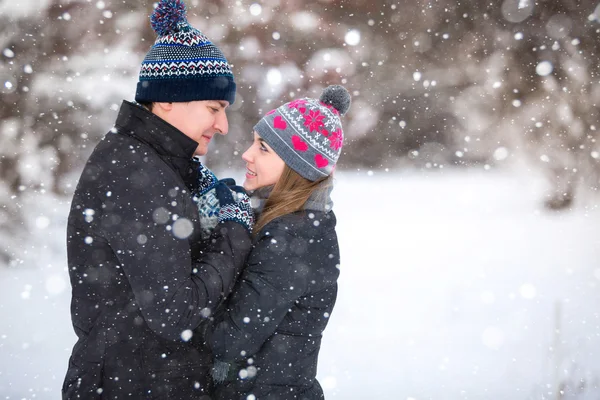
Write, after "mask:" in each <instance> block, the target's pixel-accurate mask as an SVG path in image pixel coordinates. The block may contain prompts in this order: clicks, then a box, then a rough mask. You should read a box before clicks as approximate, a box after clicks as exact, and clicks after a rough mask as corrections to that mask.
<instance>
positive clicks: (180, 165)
mask: <svg viewBox="0 0 600 400" xmlns="http://www.w3.org/2000/svg"><path fill="white" fill-rule="evenodd" d="M115 125H116V128H117V132H118V133H120V134H124V135H128V136H132V137H134V138H136V139H138V140H139V141H141V142H143V143H145V144H147V145H148V146H150V147H152V148H153V149H154V150H155V151H156V152H157V153H158V155H159V156H160V157H161V158H162V159H163V160H165V161H166V162H167V163H168V164H170V165H171V166H172V167H173V169H174V170H175V171H177V172H178V173H179V175H180V176H181V178H182V179H183V181H184V182H185V184H186V186H187V187H188V188H189V189H190V190H191V191H195V190H197V188H198V166H199V165H200V162H199V161H197V160H195V159H194V158H193V157H194V152H195V151H196V148H197V147H198V142H196V141H195V140H193V139H191V138H189V137H187V136H186V135H185V134H184V133H183V132H181V131H180V130H179V129H177V128H175V127H174V126H173V125H171V124H169V123H168V122H166V121H165V120H163V119H162V118H160V117H158V116H157V115H155V114H153V113H152V112H150V111H148V110H147V109H146V108H145V107H143V106H142V105H139V104H137V103H131V102H129V101H126V100H123V104H122V105H121V108H120V110H119V115H118V116H117V121H116V123H115Z"/></svg>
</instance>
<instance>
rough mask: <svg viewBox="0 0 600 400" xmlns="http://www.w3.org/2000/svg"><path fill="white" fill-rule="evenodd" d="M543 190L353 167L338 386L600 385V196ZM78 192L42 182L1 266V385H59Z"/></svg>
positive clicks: (472, 395) (391, 397) (509, 182)
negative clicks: (567, 200) (597, 202)
mask: <svg viewBox="0 0 600 400" xmlns="http://www.w3.org/2000/svg"><path fill="white" fill-rule="evenodd" d="M542 189H543V186H542V184H541V183H540V182H539V181H537V180H535V179H534V178H532V177H531V175H530V174H529V173H525V172H522V173H516V172H491V171H487V172H485V171H481V172H479V171H475V170H461V171H444V172H443V173H440V172H436V173H433V172H431V173H421V172H405V173H397V172H396V173H391V172H390V173H386V172H375V173H374V174H372V175H369V174H367V173H363V172H357V173H339V174H338V176H337V187H336V190H335V191H334V201H335V203H336V204H335V207H334V209H335V210H336V213H337V216H338V221H339V225H338V234H339V237H340V242H341V251H342V265H341V270H342V274H341V277H340V281H339V284H340V290H339V297H338V303H337V305H336V308H335V310H334V312H333V314H332V317H331V323H330V326H329V327H328V330H327V331H326V332H325V338H324V340H323V345H322V350H321V357H320V364H319V379H320V381H321V383H322V385H323V387H324V388H325V392H326V398H328V399H344V400H352V399H366V398H369V399H377V400H408V399H411V400H423V399H435V400H444V399H558V398H559V396H558V395H557V394H556V392H555V390H556V388H557V387H558V385H560V384H562V385H563V389H565V394H564V395H563V397H562V399H599V398H600V361H599V360H600V315H599V313H600V311H599V310H600V307H599V306H598V305H599V304H600V263H599V262H598V260H599V259H600V224H599V223H598V221H599V218H600V210H597V209H596V208H595V207H590V206H589V205H588V207H583V206H581V207H579V208H578V209H577V210H576V211H573V212H567V213H558V214H552V213H550V214H549V213H547V212H545V211H543V210H541V209H540V207H539V206H540V204H541V201H540V200H541V195H542ZM67 203H68V199H56V198H53V197H51V196H42V197H39V196H33V195H32V196H31V197H29V198H28V199H27V201H26V203H25V204H23V207H24V208H25V209H26V210H28V211H27V213H28V215H29V216H30V220H29V221H28V224H29V229H30V230H31V238H30V240H28V241H27V242H26V243H23V246H22V249H21V250H22V251H21V254H20V257H21V259H22V262H20V263H18V264H17V265H15V266H12V267H10V268H4V267H2V268H0V320H1V321H2V324H1V325H0V398H1V399H57V398H59V397H60V395H59V393H60V386H61V383H62V379H63V376H64V372H65V369H66V366H67V360H68V357H69V354H70V351H71V346H72V345H73V343H74V340H75V336H74V334H73V333H72V329H71V325H70V319H69V300H70V299H69V283H68V276H67V271H66V268H65V266H66V255H65V248H64V247H65V245H64V236H65V234H64V230H65V228H64V224H65V220H66V212H67V206H68V204H67ZM580 382H584V387H585V389H583V390H581V389H579V390H580V392H579V393H575V392H576V390H575V389H576V388H577V387H579V386H581V384H580ZM574 388H575V389H574Z"/></svg>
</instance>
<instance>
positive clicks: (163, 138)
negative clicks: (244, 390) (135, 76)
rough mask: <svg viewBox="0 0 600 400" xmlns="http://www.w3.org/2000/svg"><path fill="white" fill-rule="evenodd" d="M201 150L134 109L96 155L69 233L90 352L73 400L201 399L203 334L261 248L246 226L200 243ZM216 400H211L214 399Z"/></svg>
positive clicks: (75, 304)
mask: <svg viewBox="0 0 600 400" xmlns="http://www.w3.org/2000/svg"><path fill="white" fill-rule="evenodd" d="M196 146H197V143H196V142H195V141H194V140H192V139H190V138H188V137H187V136H185V135H184V134H183V133H182V132H180V131H179V130H177V129H176V128H174V127H173V126H171V125H170V124H168V123H166V122H165V121H163V120H162V119H160V118H158V117H157V116H155V115H154V114H152V113H150V112H148V111H147V110H145V109H144V108H142V107H140V106H138V105H135V104H132V103H128V102H124V103H123V105H122V107H121V109H120V111H119V115H118V118H117V121H116V125H115V128H114V129H113V130H112V131H111V132H109V133H108V134H107V135H106V136H105V137H104V139H103V140H102V141H101V142H100V143H99V144H98V145H97V147H96V148H95V150H94V151H93V153H92V155H91V156H90V158H89V160H88V162H87V164H86V166H85V168H84V170H83V173H82V175H81V178H80V180H79V184H78V186H77V189H76V191H75V195H74V197H73V202H72V204H71V212H70V214H69V219H68V228H67V251H68V263H69V274H70V278H71V285H72V303H71V316H72V321H73V326H74V328H75V332H76V334H77V336H78V341H77V343H76V344H75V347H74V349H73V353H72V356H71V358H70V360H69V368H68V371H67V375H66V378H65V382H64V385H63V398H64V399H86V400H87V399H96V398H102V399H124V398H127V399H146V398H152V399H199V398H203V397H202V395H203V393H206V391H207V389H208V388H207V385H208V384H209V379H208V376H209V375H208V373H209V368H210V365H211V363H212V356H211V353H210V351H209V349H208V348H207V347H205V346H204V345H203V339H204V338H203V333H202V330H203V329H204V328H205V326H206V323H205V321H208V317H210V315H211V312H212V310H214V309H215V308H216V306H217V305H218V304H219V303H220V302H221V301H222V299H223V298H224V296H226V295H227V294H228V293H229V292H230V291H231V288H232V287H233V284H234V282H235V279H236V278H237V276H238V274H239V272H240V270H241V268H242V267H243V264H244V261H245V259H246V256H247V254H248V251H249V249H250V246H251V240H250V236H249V235H248V233H247V232H246V231H245V229H244V228H243V227H242V226H241V225H239V224H237V223H234V222H224V223H222V224H220V225H219V226H217V228H216V229H215V233H214V235H213V237H212V240H211V241H210V243H209V244H207V245H204V247H202V246H203V245H202V244H201V241H200V231H201V229H200V223H199V216H198V211H197V207H196V205H195V203H194V202H193V200H192V195H191V193H192V192H193V191H194V190H196V188H197V181H198V176H197V172H196V168H197V166H198V162H197V161H194V160H193V159H192V157H193V153H194V151H195V149H196ZM204 398H205V397H204Z"/></svg>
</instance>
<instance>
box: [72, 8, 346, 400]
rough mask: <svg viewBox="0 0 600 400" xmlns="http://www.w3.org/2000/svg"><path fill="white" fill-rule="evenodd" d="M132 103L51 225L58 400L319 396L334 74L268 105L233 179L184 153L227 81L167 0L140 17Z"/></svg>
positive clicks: (224, 96)
mask: <svg viewBox="0 0 600 400" xmlns="http://www.w3.org/2000/svg"><path fill="white" fill-rule="evenodd" d="M151 22H152V27H153V29H154V30H155V31H156V32H157V34H158V38H157V40H156V42H155V43H154V45H153V46H152V48H151V49H150V51H149V52H148V54H147V55H146V57H145V59H144V61H143V63H142V67H141V72H140V79H139V82H138V86H137V91H136V95H135V100H136V101H135V102H127V101H124V102H123V104H122V106H121V109H120V111H119V114H118V117H117V120H116V123H115V127H114V128H113V129H112V130H111V131H110V132H109V133H108V134H107V135H106V136H105V137H104V138H103V140H102V141H101V142H100V143H99V144H98V145H97V146H96V148H95V149H94V151H93V153H92V154H91V156H90V158H89V160H88V162H87V164H86V166H85V168H84V170H83V173H82V175H81V178H80V180H79V183H78V185H77V189H76V191H75V194H74V197H73V201H72V204H71V211H70V214H69V219H68V228H67V251H68V263H69V274H70V278H71V286H72V303H71V316H72V322H73V327H74V329H75V332H76V334H77V336H78V341H77V343H76V344H75V346H74V348H73V352H72V355H71V358H70V360H69V367H68V371H67V375H66V378H65V381H64V384H63V390H62V393H63V398H64V399H147V398H148V399H205V400H208V399H244V400H246V399H260V400H262V399H307V400H308V399H310V400H312V399H322V398H323V391H322V389H321V387H320V385H319V383H318V381H317V380H316V370H317V358H318V353H319V348H320V343H321V336H322V334H323V331H324V329H325V327H326V326H327V322H328V319H329V316H330V314H331V312H332V309H333V307H334V303H335V300H336V294H337V283H336V282H337V278H338V275H339V262H340V257H339V248H338V240H337V236H336V231H335V225H336V219H335V215H334V213H333V211H332V202H331V200H330V193H331V189H332V176H331V175H332V172H333V170H334V167H335V165H336V162H337V160H338V158H339V155H340V153H341V148H342V139H343V132H342V126H341V121H340V116H341V115H343V114H345V113H346V111H347V110H348V108H349V106H350V95H349V94H348V92H347V91H346V89H344V88H343V87H341V86H330V87H328V88H326V89H325V90H324V91H323V93H322V95H321V97H320V98H319V99H312V98H303V99H297V100H294V101H292V102H289V103H286V104H284V105H282V106H280V107H278V108H276V109H274V110H272V111H270V112H268V113H267V114H266V115H265V116H264V117H263V118H262V119H260V120H259V121H258V123H257V124H256V125H255V127H254V130H253V132H252V134H253V143H252V145H251V146H250V147H249V148H248V150H246V152H245V153H244V154H243V156H242V159H243V161H244V162H245V164H246V168H247V172H246V176H245V181H244V183H243V187H242V186H238V185H237V184H236V183H235V181H233V180H232V179H221V180H219V179H217V178H216V177H215V175H214V174H213V173H212V172H211V171H210V170H209V169H208V168H206V167H205V166H204V165H203V164H202V163H200V162H199V161H198V160H197V159H196V158H195V156H202V155H205V154H206V153H207V151H208V147H209V143H210V142H211V141H212V140H213V139H214V136H215V135H216V134H222V135H225V134H227V132H228V121H227V115H226V108H227V107H228V106H229V105H230V104H232V103H233V102H234V100H235V91H236V85H235V82H234V77H233V74H232V73H231V69H230V67H229V64H228V62H227V60H226V59H225V57H224V55H223V53H222V52H221V50H220V49H219V48H218V47H217V46H215V45H214V44H213V43H211V42H210V41H209V39H208V38H207V37H206V36H205V35H204V34H202V33H201V32H200V31H198V30H197V29H195V28H193V27H192V26H190V25H189V23H188V22H187V20H186V19H185V5H184V4H183V3H182V2H181V1H180V0H161V1H160V2H159V4H158V6H157V7H156V9H155V11H154V13H153V15H152V17H151Z"/></svg>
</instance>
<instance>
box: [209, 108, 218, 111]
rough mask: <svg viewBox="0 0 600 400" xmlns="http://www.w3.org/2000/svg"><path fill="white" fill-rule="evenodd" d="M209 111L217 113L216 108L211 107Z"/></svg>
mask: <svg viewBox="0 0 600 400" xmlns="http://www.w3.org/2000/svg"><path fill="white" fill-rule="evenodd" d="M210 109H211V110H212V111H213V112H219V109H218V108H214V107H211V108H210Z"/></svg>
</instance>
